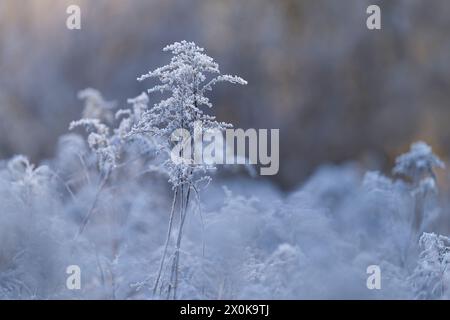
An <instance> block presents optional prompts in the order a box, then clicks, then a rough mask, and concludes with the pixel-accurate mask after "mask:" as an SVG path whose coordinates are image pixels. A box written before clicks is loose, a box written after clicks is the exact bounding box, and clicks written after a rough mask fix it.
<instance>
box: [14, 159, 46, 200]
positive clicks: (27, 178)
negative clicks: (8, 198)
mask: <svg viewBox="0 0 450 320" xmlns="http://www.w3.org/2000/svg"><path fill="white" fill-rule="evenodd" d="M7 168H8V172H9V174H10V179H11V184H12V187H13V189H15V194H16V195H19V196H21V197H22V200H23V201H25V202H28V201H29V199H30V197H31V196H38V195H42V194H43V193H44V192H45V191H46V190H47V187H48V184H49V183H50V181H51V179H52V177H53V173H52V171H51V170H50V168H49V167H48V166H39V167H37V168H36V167H35V166H34V164H32V163H30V161H29V160H28V158H27V157H25V156H22V155H18V156H15V157H13V158H12V159H11V160H9V161H8V165H7Z"/></svg>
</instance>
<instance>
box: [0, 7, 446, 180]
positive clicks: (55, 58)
mask: <svg viewBox="0 0 450 320" xmlns="http://www.w3.org/2000/svg"><path fill="white" fill-rule="evenodd" d="M70 4H77V5H79V6H80V7H81V13H82V17H81V19H82V20H81V21H82V29H81V30H68V29H67V28H66V19H67V17H68V15H67V14H66V8H67V6H68V5H70ZM369 4H378V5H380V7H381V9H382V30H380V31H370V30H368V29H367V28H366V18H367V14H366V8H367V6H368V5H369ZM449 30H450V2H449V1H446V0H427V1H423V0H395V1H393V0H390V1H375V0H368V1H366V0H344V1H336V0H303V1H300V0H278V1H272V0H245V1H243V0H215V1H206V0H203V1H201V0H183V1H175V0H164V1H162V0H158V1H157V0H129V1H123V0H84V1H83V0H69V1H66V0H21V1H15V0H1V1H0V158H6V157H10V156H12V155H13V154H18V153H21V154H26V155H27V156H29V157H30V158H31V159H32V161H34V162H37V161H40V160H43V159H45V158H47V157H51V156H52V155H53V152H54V148H55V145H56V141H57V139H58V136H59V135H61V134H62V133H65V132H67V127H68V124H69V123H70V121H71V120H74V119H78V118H79V117H80V113H81V110H82V104H81V102H80V101H78V100H77V98H76V94H77V92H78V91H79V90H81V89H84V88H86V87H93V88H96V89H98V90H100V91H101V92H102V93H103V94H104V96H105V97H106V98H107V99H109V100H116V101H117V102H118V103H119V105H125V103H126V99H127V98H128V97H134V96H137V95H138V94H139V93H140V92H142V91H144V90H145V89H146V88H148V87H149V86H150V84H149V83H138V82H137V81H136V77H137V76H139V75H141V74H143V73H146V72H147V71H148V70H150V69H153V68H155V67H157V66H160V65H162V64H165V63H166V62H167V61H168V59H169V57H168V55H166V54H163V53H162V52H161V48H162V47H164V46H165V45H167V44H169V43H172V42H174V41H179V40H184V39H185V40H189V41H195V42H196V43H197V44H198V45H200V46H202V47H205V48H206V49H207V53H208V54H209V55H211V56H212V57H214V58H215V59H216V61H217V62H218V63H219V64H220V65H221V69H222V71H223V72H224V73H230V74H238V75H240V76H242V77H243V78H245V79H246V80H248V82H249V84H248V86H247V87H244V88H235V87H233V86H218V87H217V91H215V95H214V96H213V98H212V101H213V102H214V103H215V105H216V107H217V108H216V113H217V115H218V117H219V119H221V120H224V121H229V122H232V123H234V124H235V125H236V126H238V127H243V128H248V127H256V128H280V135H281V137H280V140H281V147H280V157H281V160H280V172H279V174H278V175H277V176H275V177H272V178H271V179H273V180H274V181H275V183H277V184H278V185H279V186H280V187H281V188H283V189H290V188H292V187H294V186H296V185H298V184H299V183H301V182H302V181H303V180H304V179H305V178H306V177H308V175H310V174H311V173H312V172H313V171H314V169H315V168H316V167H318V166H319V165H322V164H325V163H343V162H346V161H348V160H356V161H358V162H359V163H361V164H362V165H363V166H364V167H366V168H367V169H370V170H373V169H381V170H388V168H391V167H392V163H393V161H394V158H395V156H396V155H398V154H401V153H403V152H404V151H406V150H407V149H408V147H409V145H410V143H411V142H413V141H416V140H419V139H421V140H425V141H427V142H428V143H429V144H431V145H432V146H433V148H434V150H435V151H436V153H437V154H439V155H440V156H441V157H442V158H443V159H444V160H447V159H448V155H449V153H450V126H449V124H448V120H449V119H450V106H449V101H450V36H449Z"/></svg>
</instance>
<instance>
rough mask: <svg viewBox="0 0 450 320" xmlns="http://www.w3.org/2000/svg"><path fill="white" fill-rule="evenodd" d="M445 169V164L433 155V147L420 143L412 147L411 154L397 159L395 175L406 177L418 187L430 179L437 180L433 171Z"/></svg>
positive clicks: (408, 153)
mask: <svg viewBox="0 0 450 320" xmlns="http://www.w3.org/2000/svg"><path fill="white" fill-rule="evenodd" d="M444 167H445V165H444V163H443V162H442V161H441V160H440V159H439V158H438V157H437V156H436V155H435V154H434V153H433V150H432V149H431V147H430V146H429V145H428V144H426V143H425V142H423V141H419V142H416V143H413V144H412V145H411V149H410V151H409V152H407V153H405V154H403V155H401V156H399V157H398V158H397V159H396V161H395V167H394V170H393V173H394V174H399V175H404V176H406V177H408V178H410V179H411V180H412V182H413V183H414V184H416V185H417V184H419V183H420V182H421V181H422V180H423V179H427V178H430V177H431V178H432V179H433V180H436V175H435V173H434V171H433V169H434V168H444Z"/></svg>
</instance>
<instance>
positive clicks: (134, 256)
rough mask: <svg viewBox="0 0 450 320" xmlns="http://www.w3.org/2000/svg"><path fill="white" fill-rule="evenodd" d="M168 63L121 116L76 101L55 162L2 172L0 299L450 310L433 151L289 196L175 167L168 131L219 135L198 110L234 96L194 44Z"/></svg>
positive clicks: (331, 177)
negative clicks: (432, 302) (399, 304)
mask: <svg viewBox="0 0 450 320" xmlns="http://www.w3.org/2000/svg"><path fill="white" fill-rule="evenodd" d="M165 50H166V51H168V53H169V54H170V53H171V54H172V57H173V58H172V60H171V61H170V63H168V64H167V65H165V66H163V67H161V68H157V69H155V70H154V71H151V72H149V73H147V74H145V75H144V76H141V77H140V78H139V80H141V81H144V80H145V81H146V83H147V81H148V82H149V83H150V82H151V81H153V83H151V84H149V88H152V89H150V90H149V91H148V92H144V93H139V92H137V93H136V97H135V98H131V99H128V100H127V104H123V105H122V104H121V103H116V102H113V101H109V100H108V99H105V98H104V97H103V96H102V94H101V93H100V92H99V91H97V90H95V89H92V88H88V89H85V90H82V91H81V92H79V94H78V97H79V99H80V120H77V121H74V122H72V123H71V124H70V128H68V132H67V133H66V134H64V135H62V136H61V137H60V138H59V140H58V143H57V147H56V149H55V150H56V151H55V154H54V155H53V157H50V158H49V159H47V160H43V161H41V162H40V163H36V164H33V163H31V162H30V160H28V158H27V156H26V155H17V156H14V157H12V158H10V159H5V160H3V161H2V162H1V166H0V199H1V201H0V298H1V299H174V298H175V299H350V298H356V299H386V298H394V299H399V298H400V299H448V298H450V287H449V284H450V282H449V281H450V278H449V277H450V271H448V270H447V266H448V264H449V263H450V261H449V260H450V238H447V237H446V235H449V234H450V228H449V227H448V224H449V223H448V222H449V219H450V216H449V209H450V206H449V203H448V200H447V199H448V194H449V190H446V189H445V188H441V187H440V186H441V185H443V186H445V185H447V184H448V181H447V180H448V177H449V176H448V174H447V173H446V171H445V163H444V162H443V161H442V160H440V159H439V156H438V155H436V154H434V153H433V150H432V148H431V146H429V145H428V144H426V143H425V142H415V143H412V145H411V148H410V150H404V153H403V154H402V155H399V156H398V158H397V160H396V162H395V165H394V167H393V168H392V172H391V174H388V175H387V174H382V173H380V172H375V171H371V172H366V171H365V170H364V169H363V166H361V165H360V164H359V163H358V161H354V162H351V161H350V162H348V163H346V164H341V165H322V166H320V167H319V168H318V169H317V170H316V172H315V173H314V174H312V175H311V177H310V178H309V179H308V180H307V181H306V182H304V183H302V184H301V185H299V186H298V187H297V188H295V189H294V190H292V191H289V192H284V191H281V190H279V189H278V188H277V187H275V186H274V185H273V184H272V183H271V182H270V181H269V180H268V179H263V178H262V177H260V176H258V175H257V174H256V175H255V172H254V171H253V170H252V168H248V167H243V168H241V167H239V166H217V168H213V166H202V165H196V166H192V165H186V164H184V163H181V164H174V163H173V162H171V160H170V157H169V155H168V151H169V150H170V147H171V145H170V143H169V140H168V135H170V132H171V131H172V130H173V129H174V128H176V127H177V125H180V123H181V125H182V126H184V127H186V128H188V130H193V128H192V127H191V125H192V123H193V121H194V120H195V119H197V120H200V121H202V122H203V123H206V124H208V126H210V127H217V128H219V129H220V130H222V129H224V128H225V127H226V124H224V123H222V122H220V121H221V119H217V120H216V119H215V117H214V112H212V115H211V114H208V115H207V114H204V113H203V112H204V110H205V109H209V108H211V107H212V104H211V103H210V101H209V98H208V97H211V96H214V90H213V89H214V87H215V85H219V82H231V83H232V84H245V83H246V82H245V80H243V79H241V78H239V77H236V76H228V75H222V74H221V73H220V71H219V67H218V65H217V64H216V63H215V62H214V61H213V60H212V59H211V58H209V57H208V56H206V54H204V52H203V49H201V48H199V47H197V46H195V44H194V43H190V42H180V43H174V44H173V45H171V46H168V47H166V49H165ZM208 77H209V78H208ZM149 78H151V79H149ZM152 79H153V80H152ZM155 79H156V82H155ZM208 79H209V80H208ZM154 85H156V86H155V87H153V86H154ZM220 85H227V84H220ZM234 87H235V88H233V90H246V87H245V86H234ZM148 95H159V96H160V98H161V99H162V100H161V101H160V102H158V103H156V104H154V105H151V104H150V103H149V97H148ZM117 98H118V100H121V99H123V98H122V97H117ZM212 110H213V111H214V109H212ZM69 129H70V130H69ZM83 129H85V130H83ZM299 161H301V159H299ZM280 162H281V165H283V159H282V158H281V159H280ZM71 265H77V266H79V267H80V270H81V275H82V276H81V288H80V289H79V290H69V288H68V287H67V286H66V280H67V277H68V274H67V273H66V269H67V267H68V266H71ZM371 265H377V266H379V267H380V270H381V275H382V277H381V289H380V290H369V289H368V287H367V284H366V282H367V278H368V274H367V272H366V271H367V267H368V266H371Z"/></svg>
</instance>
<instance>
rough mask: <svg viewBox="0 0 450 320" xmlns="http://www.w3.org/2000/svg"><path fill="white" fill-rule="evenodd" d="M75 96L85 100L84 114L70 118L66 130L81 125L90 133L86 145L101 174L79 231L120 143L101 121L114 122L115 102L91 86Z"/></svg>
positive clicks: (84, 225)
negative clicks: (92, 153) (71, 119)
mask: <svg viewBox="0 0 450 320" xmlns="http://www.w3.org/2000/svg"><path fill="white" fill-rule="evenodd" d="M78 97H79V98H80V99H83V100H85V105H84V110H83V117H82V119H80V120H77V121H72V122H71V123H70V126H69V130H73V129H75V128H77V127H84V128H85V129H86V131H87V132H88V133H89V134H88V138H87V141H88V145H89V148H90V149H91V151H92V152H94V154H95V155H96V158H97V165H98V169H99V171H100V174H101V179H100V182H99V185H98V188H97V192H96V194H95V197H94V201H93V203H92V205H91V206H90V209H89V211H88V213H87V214H86V216H85V217H84V219H83V221H82V223H81V226H80V229H79V232H78V234H80V233H82V232H83V230H84V228H85V227H86V225H87V223H88V222H89V219H90V218H91V215H92V213H93V212H94V209H95V207H96V204H97V201H98V197H99V195H100V193H101V192H102V190H103V189H104V187H105V186H106V184H107V182H108V180H109V179H110V177H111V173H112V171H113V170H114V169H115V168H116V166H117V160H118V158H119V155H120V152H121V145H120V143H119V141H118V140H117V138H116V136H115V134H114V133H112V132H111V129H110V128H109V126H108V125H106V124H105V123H103V122H102V120H104V121H106V122H112V121H113V113H112V108H114V106H115V103H113V102H107V101H105V100H104V99H103V97H102V95H101V94H100V93H99V92H98V91H97V90H95V89H91V88H88V89H85V90H82V91H80V92H79V94H78Z"/></svg>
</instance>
